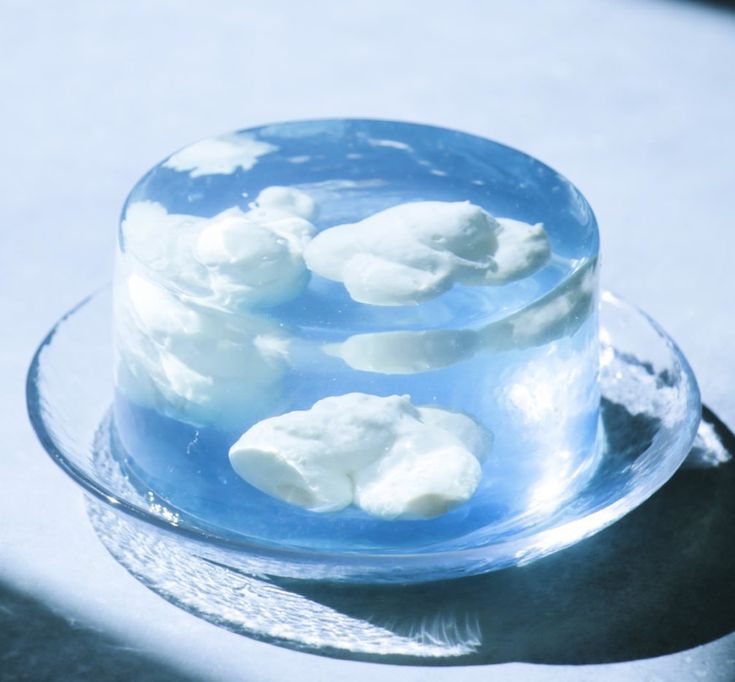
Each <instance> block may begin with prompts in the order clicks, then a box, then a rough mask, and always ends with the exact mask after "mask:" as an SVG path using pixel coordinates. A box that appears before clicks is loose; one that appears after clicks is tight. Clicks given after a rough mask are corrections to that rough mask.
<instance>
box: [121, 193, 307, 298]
mask: <svg viewBox="0 0 735 682" xmlns="http://www.w3.org/2000/svg"><path fill="white" fill-rule="evenodd" d="M315 213H316V206H315V204H314V202H313V200H312V199H311V197H309V196H308V195H307V194H306V193H304V192H301V191H299V190H296V189H291V188H287V187H277V186H274V187H268V188H266V189H264V190H263V191H262V192H261V193H260V194H259V195H258V197H257V199H256V200H255V201H254V202H252V203H251V204H250V206H249V210H248V211H242V210H240V208H238V207H233V208H230V209H227V210H226V211H223V212H222V213H219V214H218V215H216V216H214V217H213V218H201V217H198V216H191V215H185V214H170V213H168V212H167V211H166V209H165V208H164V207H163V206H162V205H161V204H159V203H156V202H151V201H141V202H136V203H133V204H131V205H130V206H128V209H127V211H126V214H125V219H124V221H123V225H122V230H123V235H124V242H125V248H126V254H127V255H129V256H132V257H133V258H134V259H136V260H137V261H139V262H141V263H142V264H143V265H145V266H147V267H149V268H151V269H152V270H154V271H155V272H156V273H158V274H159V275H160V276H161V277H162V279H164V280H165V281H166V282H168V283H170V284H173V285H174V286H177V287H180V288H181V289H183V290H184V291H186V292H187V293H188V294H190V295H191V296H193V297H195V298H196V299H197V300H198V301H201V302H202V303H204V304H207V305H212V306H214V307H218V308H223V309H229V310H231V309H243V308H246V309H247V308H250V307H253V306H258V307H267V306H273V305H278V304H279V303H283V302H284V301H287V300H290V299H292V298H295V297H296V296H298V295H299V294H300V293H301V292H302V291H303V289H304V288H305V287H306V285H307V283H308V280H309V276H310V275H309V272H308V270H307V269H306V266H305V264H304V260H303V256H302V252H303V250H304V247H305V246H306V244H307V243H308V241H309V239H310V238H311V237H312V235H313V234H314V226H313V225H312V224H311V222H309V219H310V218H313V216H314V215H315Z"/></svg>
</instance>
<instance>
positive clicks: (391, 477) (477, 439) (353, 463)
mask: <svg viewBox="0 0 735 682" xmlns="http://www.w3.org/2000/svg"><path fill="white" fill-rule="evenodd" d="M491 444H492V436H491V434H490V433H489V432H488V431H487V430H485V429H483V428H482V427H481V426H479V425H478V424H477V423H476V422H475V421H474V420H472V419H471V418H470V417H468V416H466V415H464V414H460V413H457V412H450V411H448V410H444V409H439V408H435V407H415V406H414V405H412V404H411V401H410V398H409V396H405V395H404V396H397V395H393V396H388V397H380V396H375V395H369V394H365V393H349V394H347V395H342V396H333V397H328V398H324V399H322V400H319V401H318V402H316V403H315V404H314V405H313V406H312V407H311V409H308V410H300V411H294V412H288V413H286V414H283V415H280V416H277V417H271V418H269V419H264V420H263V421H260V422H258V423H257V424H255V425H254V426H252V427H251V428H250V429H248V430H247V431H246V432H245V433H244V434H243V435H242V436H241V437H240V439H239V440H238V441H237V442H236V443H235V444H234V445H233V446H232V447H231V448H230V452H229V457H230V462H231V464H232V466H233V468H234V470H235V471H236V472H237V473H238V474H239V475H240V476H241V477H242V478H243V479H245V480H246V481H247V482H248V483H250V484H251V485H253V486H254V487H256V488H258V489H259V490H262V491H263V492H265V493H267V494H269V495H272V496H274V497H277V498H279V499H281V500H284V501H285V502H288V503H290V504H294V505H297V506H299V507H303V508H305V509H309V510H311V511H315V512H334V511H339V510H341V509H344V508H345V507H347V506H349V505H350V504H354V505H355V506H357V507H358V508H360V509H362V510H363V511H365V512H366V513H368V514H370V515H371V516H375V517H378V518H381V519H425V518H431V517H434V516H438V515H440V514H443V513H445V512H447V511H449V510H450V509H453V508H454V507H456V506H458V505H460V504H462V503H463V502H466V501H467V500H468V499H469V498H470V497H471V496H472V495H473V493H474V492H475V490H476V489H477V486H478V484H479V482H480V477H481V466H480V463H481V461H482V460H483V459H484V457H485V456H486V455H487V453H488V452H489V450H490V447H491Z"/></svg>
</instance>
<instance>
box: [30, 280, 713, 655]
mask: <svg viewBox="0 0 735 682" xmlns="http://www.w3.org/2000/svg"><path fill="white" fill-rule="evenodd" d="M111 310H112V305H111V300H110V290H109V288H105V289H103V290H101V291H100V292H98V293H96V294H93V295H92V296H90V297H89V298H87V299H85V300H84V301H82V302H81V303H80V304H78V305H77V306H76V307H75V308H74V309H73V310H71V311H70V312H69V313H67V314H66V315H64V317H62V318H61V320H59V322H58V323H57V324H56V325H55V326H54V327H53V329H52V330H51V331H50V332H49V334H48V336H47V337H46V338H45V339H44V340H43V342H42V343H41V345H40V347H39V349H38V351H37V352H36V354H35V356H34V358H33V361H32V363H31V366H30V369H29V373H28V382H27V399H28V409H29V414H30V418H31V421H32V423H33V426H34V428H35V430H36V433H37V435H38V437H39V439H40V440H41V442H42V444H43V446H44V447H45V449H46V450H47V452H48V453H49V454H50V455H51V457H52V458H53V459H54V461H55V462H56V463H57V464H58V465H59V466H61V468H62V469H63V470H64V471H66V473H67V474H68V475H69V476H70V477H71V478H72V479H73V480H74V481H75V482H76V483H77V484H79V485H80V486H81V488H82V489H83V490H84V492H85V494H86V497H87V501H88V509H89V515H90V519H91V520H92V523H93V525H94V527H95V529H96V531H97V533H98V535H99V536H100V539H101V540H102V542H103V543H104V544H105V546H106V547H107V548H108V549H109V551H110V552H111V553H112V555H113V556H114V557H115V558H116V559H117V560H118V561H119V562H120V563H122V564H123V565H124V566H125V567H126V568H127V569H128V570H129V571H130V572H131V573H132V574H133V575H134V576H135V577H137V578H138V579H140V580H141V581H142V582H144V583H145V584H146V585H147V586H149V587H150V588H151V589H153V590H155V591H156V592H158V593H159V594H161V595H162V596H164V597H165V598H166V599H168V600H170V601H172V602H174V603H176V604H177V605H179V606H181V607H183V608H185V609H187V610H189V611H191V612H193V613H195V614H197V615H199V616H202V617H204V618H207V619H208V620H211V621H213V622H215V623H217V624H220V625H223V626H226V627H229V628H231V629H234V630H237V631H239V632H243V633H246V634H249V635H251V636H255V637H258V638H264V639H267V640H269V641H275V642H277V643H281V644H286V645H288V646H296V647H299V648H307V649H314V648H318V649H319V650H320V651H322V652H323V650H324V648H325V647H326V648H327V649H330V648H332V649H334V651H337V652H340V651H345V650H347V651H358V652H359V651H362V652H368V653H369V652H374V653H378V652H380V654H381V655H382V654H386V653H387V654H390V653H398V654H399V655H404V654H405V655H409V656H410V655H414V654H415V655H423V654H422V653H421V652H420V651H419V650H418V649H417V650H416V651H414V649H415V648H416V647H417V646H419V645H418V644H416V642H415V641H414V640H413V639H411V638H408V639H406V638H405V637H403V638H401V637H399V638H397V639H396V638H395V637H393V638H392V639H391V642H393V644H391V645H390V646H389V645H388V644H386V639H385V632H384V631H383V629H382V628H378V627H373V626H371V625H370V624H369V623H367V622H364V621H362V620H356V619H354V618H351V617H349V616H347V615H345V614H341V613H339V612H338V611H336V610H335V609H333V608H331V607H329V606H326V605H324V604H321V603H319V602H318V601H314V600H311V599H309V598H308V597H306V596H304V595H302V594H299V593H298V592H294V591H293V590H292V589H289V590H285V589H283V588H282V587H280V586H279V585H278V581H279V580H283V579H286V580H290V582H292V583H293V582H294V580H293V579H296V581H295V582H299V581H317V582H324V583H326V582H329V583H335V582H336V583H339V582H348V583H402V584H405V583H419V582H426V581H435V580H442V579H448V578H458V577H461V576H468V575H473V574H478V573H484V572H487V571H492V570H496V569H500V568H505V567H509V566H517V565H521V564H527V563H529V562H531V561H533V560H535V559H538V558H540V557H542V556H545V555H548V554H551V553H552V552H556V551H557V550H560V549H562V548H564V547H568V546H570V545H572V544H574V543H576V542H579V541H580V540H582V539H583V538H586V537H588V536H590V535H592V534H593V533H596V532H597V531H599V530H601V529H602V528H604V527H606V526H608V525H610V524H611V523H613V522H614V521H616V520H618V519H620V518H621V517H622V516H624V515H625V514H627V513H628V512H629V511H631V510H632V509H634V508H635V507H637V506H638V505H640V504H641V503H642V502H643V501H644V500H646V499H647V498H648V497H649V496H650V495H651V494H653V493H654V492H655V491H656V490H657V489H658V488H659V487H661V486H662V485H663V484H664V483H665V482H666V481H667V480H668V479H669V478H670V477H671V476H672V474H673V473H674V472H675V471H676V470H677V468H678V467H679V465H680V464H681V463H682V461H683V460H684V459H685V457H686V456H687V453H688V452H689V450H690V448H691V446H692V443H693V442H694V438H695V435H696V433H697V428H698V426H699V423H700V415H701V404H700V398H699V392H698V389H697V385H696V381H695V378H694V375H693V374H692V371H691V369H690V367H689V364H688V363H687V361H686V359H685V358H684V357H683V355H682V354H681V352H680V351H679V349H678V348H677V347H676V345H675V344H674V343H673V341H672V340H671V339H670V338H669V337H668V336H667V335H666V333H665V332H664V331H663V330H662V329H661V328H660V327H659V326H658V325H657V324H656V323H655V322H654V321H653V320H651V318H649V317H648V316H647V315H646V314H645V313H643V312H641V311H640V310H638V309H636V308H635V307H633V306H631V305H630V304H628V303H625V302H624V301H622V300H620V299H619V298H616V297H615V296H614V295H612V294H610V293H604V294H603V295H602V299H601V309H600V313H601V347H600V358H601V389H602V395H603V403H602V427H603V429H604V439H603V448H602V454H601V463H600V465H599V467H598V469H597V471H596V472H595V474H594V476H593V477H592V478H591V479H590V481H589V482H588V483H587V485H586V486H584V488H582V489H581V490H580V491H579V492H578V493H577V494H576V495H575V496H574V498H573V499H571V500H570V501H569V502H568V503H567V504H565V505H564V507H563V508H562V509H559V510H557V511H556V512H554V513H552V514H550V515H549V516H548V517H547V518H544V519H542V520H541V521H540V522H539V523H537V524H535V525H534V526H533V527H531V528H530V529H529V528H523V529H519V528H513V527H508V528H506V529H504V531H503V533H502V534H501V536H500V537H498V535H496V536H495V541H493V542H489V543H487V544H483V545H480V546H475V547H472V548H468V549H466V550H461V551H455V552H431V551H427V550H426V549H425V548H424V549H422V551H421V552H414V553H411V552H401V553H391V554H379V553H371V552H368V551H361V552H343V553H326V552H312V551H307V550H302V549H296V548H292V547H288V546H273V545H267V546H266V545H262V544H258V543H257V542H255V541H248V540H247V539H244V540H242V541H237V542H235V541H233V540H232V539H231V538H227V537H225V536H224V535H222V536H220V535H218V533H217V532H216V528H214V529H213V528H211V527H207V528H203V527H197V526H196V525H195V524H194V523H193V522H191V521H189V520H188V519H184V518H182V517H181V515H180V514H178V513H177V511H176V510H175V509H172V508H169V507H166V506H164V505H162V504H161V503H160V502H159V501H158V500H157V499H156V498H155V496H154V495H153V494H145V493H141V492H140V491H139V490H138V489H137V488H136V487H134V486H133V485H132V484H131V482H130V481H129V479H128V478H127V476H126V475H125V473H124V472H123V471H122V470H121V468H120V465H119V463H118V461H117V460H116V459H115V458H113V457H112V456H111V453H110V448H109V441H110V430H109V416H108V414H109V408H110V404H111V401H112V395H113V385H112V372H111V367H112V347H111V319H110V317H111ZM264 578H265V579H264ZM356 624H357V625H356ZM358 625H359V626H358ZM373 630H375V632H373ZM399 640H400V641H399ZM378 642H382V643H381V644H380V646H378ZM412 642H413V643H412ZM426 646H427V644H426V642H425V641H424V642H423V643H422V644H421V647H423V649H425V648H426ZM386 647H387V648H386ZM391 647H392V648H391ZM421 647H419V648H421ZM445 648H446V647H445ZM423 649H422V650H423ZM412 652H413V653H412Z"/></svg>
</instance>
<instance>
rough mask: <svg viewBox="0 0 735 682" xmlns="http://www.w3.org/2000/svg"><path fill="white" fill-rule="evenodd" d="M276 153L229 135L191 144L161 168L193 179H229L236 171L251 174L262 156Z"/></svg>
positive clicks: (273, 148)
mask: <svg viewBox="0 0 735 682" xmlns="http://www.w3.org/2000/svg"><path fill="white" fill-rule="evenodd" d="M277 150H278V147H276V146H275V145H272V144H270V143H268V142H264V141H263V140H257V139H256V138H255V137H253V136H252V135H249V134H247V133H232V134H229V135H221V136H219V137H210V138H207V139H206V140H201V141H200V142H195V143H194V144H190V145H189V146H188V147H184V148H183V149H181V150H179V151H178V152H176V153H175V154H172V155H171V156H170V157H169V158H168V159H166V161H164V162H163V166H164V167H166V168H172V169H173V170H176V171H179V172H188V173H189V175H190V176H191V177H192V178H198V177H200V176H203V175H229V174H231V173H234V172H235V171H236V170H237V169H238V168H239V169H242V170H244V171H248V170H250V169H251V168H252V167H253V166H254V165H255V164H256V163H257V161H258V159H259V158H260V157H261V156H264V155H265V154H270V153H271V152H275V151H277Z"/></svg>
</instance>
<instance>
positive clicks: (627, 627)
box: [274, 408, 735, 665]
mask: <svg viewBox="0 0 735 682" xmlns="http://www.w3.org/2000/svg"><path fill="white" fill-rule="evenodd" d="M704 418H705V421H706V422H708V423H709V425H710V427H711V433H713V435H714V434H716V436H718V437H719V440H720V441H721V442H722V444H723V445H724V446H725V449H726V450H727V451H728V452H729V453H735V437H734V436H733V434H732V433H731V432H730V431H728V429H727V428H726V427H725V426H724V424H722V422H720V421H719V419H717V417H716V416H715V415H714V414H712V412H711V411H709V410H707V409H706V408H705V414H704ZM723 453H724V451H723ZM699 454H700V455H701V454H702V453H701V452H700V453H699ZM705 459H706V458H705ZM721 459H724V458H721ZM700 464H701V462H700ZM734 576H735V464H734V463H733V462H732V461H730V462H729V463H725V462H722V461H720V462H719V465H718V466H709V467H704V466H699V467H698V468H691V467H690V468H685V469H682V470H681V471H679V472H678V473H677V474H676V476H675V477H674V478H673V479H672V480H671V481H670V482H669V483H668V484H667V485H666V486H664V487H663V488H662V489H661V490H660V491H659V492H658V493H657V494H656V495H654V496H653V497H652V498H651V499H650V500H649V501H647V502H646V503H645V504H644V505H642V506H641V507H640V508H639V509H637V510H636V511H634V512H632V513H631V514H629V515H628V516H626V517H625V518H624V519H622V520H621V521H619V522H617V523H616V524H614V525H613V526H611V527H610V528H608V529H606V530H605V531H603V532H601V533H599V534H597V535H595V536H593V537H592V538H589V539H588V540H586V541H584V542H582V543H580V544H578V545H575V546H574V547H571V548H569V549H567V550H564V551H562V552H559V553H557V554H554V555H552V556H550V557H547V558H545V559H542V560H540V561H537V562H535V563H533V564H530V565H527V566H523V567H516V568H512V569H507V570H502V571H497V572H494V573H489V574H486V575H483V576H477V577H473V578H466V579H462V580H456V581H447V582H438V583H430V584H423V585H411V586H379V587H377V586H355V585H337V584H328V585H324V584H320V583H311V582H302V581H287V580H278V581H274V582H276V583H277V584H278V585H279V586H280V587H281V588H282V589H285V590H288V591H291V592H294V593H297V594H300V595H302V596H304V597H306V598H308V599H310V600H313V601H314V602H317V603H321V604H324V605H326V606H329V607H331V608H332V609H334V610H336V611H338V612H340V613H343V614H346V615H348V616H351V617H353V618H356V619H359V620H362V621H365V622H367V623H370V624H371V625H372V626H376V627H380V628H384V629H385V630H388V631H390V632H392V633H394V634H395V635H397V636H401V637H406V638H409V639H411V640H414V641H416V642H418V643H420V644H430V643H435V644H437V645H438V646H437V647H436V649H437V650H438V651H442V649H443V650H445V651H447V653H448V655H446V656H442V655H435V657H434V658H426V657H424V656H421V658H418V657H412V656H397V657H385V656H380V657H375V656H359V655H356V656H355V657H356V658H365V659H373V660H380V661H382V662H388V663H390V662H393V663H416V662H420V663H421V664H423V665H426V664H436V665H468V664H487V663H501V662H508V661H523V662H533V663H547V664H591V663H609V662H615V661H629V660H634V659H641V658H649V657H653V656H660V655H663V654H669V653H672V652H676V651H682V650H686V649H690V648H692V647H694V646H697V645H699V644H704V643H706V642H709V641H712V640H714V639H717V638H719V637H722V636H723V635H726V634H728V633H730V632H732V631H733V630H735V579H734ZM449 652H451V653H449ZM325 653H328V652H325ZM458 654H459V655H458ZM337 655H338V656H340V657H345V654H344V652H337ZM347 657H349V655H348V656H347Z"/></svg>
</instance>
